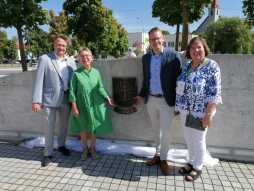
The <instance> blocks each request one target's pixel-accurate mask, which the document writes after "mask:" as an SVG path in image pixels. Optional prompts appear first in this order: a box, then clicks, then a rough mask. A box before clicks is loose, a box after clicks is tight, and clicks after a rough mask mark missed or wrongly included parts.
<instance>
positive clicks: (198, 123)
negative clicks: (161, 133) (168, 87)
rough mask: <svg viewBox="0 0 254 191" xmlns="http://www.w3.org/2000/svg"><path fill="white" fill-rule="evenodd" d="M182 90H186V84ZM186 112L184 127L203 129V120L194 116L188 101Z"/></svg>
mask: <svg viewBox="0 0 254 191" xmlns="http://www.w3.org/2000/svg"><path fill="white" fill-rule="evenodd" d="M190 66H191V64H190V65H189V68H188V72H187V73H186V76H185V77H186V78H187V76H188V75H189V72H190V71H189V70H190V69H191V68H190ZM184 90H185V91H186V86H185V87H184ZM195 102H196V96H195V99H194V104H195ZM194 104H193V106H192V110H193V109H194ZM188 111H189V112H188V114H187V115H186V119H185V126H186V127H190V128H193V129H197V130H200V131H205V129H206V128H205V127H203V122H202V119H200V118H198V117H194V116H193V115H192V114H191V108H190V103H189V102H188Z"/></svg>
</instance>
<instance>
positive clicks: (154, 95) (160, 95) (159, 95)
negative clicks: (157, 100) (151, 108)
mask: <svg viewBox="0 0 254 191" xmlns="http://www.w3.org/2000/svg"><path fill="white" fill-rule="evenodd" d="M150 96H153V97H163V95H162V94H150Z"/></svg>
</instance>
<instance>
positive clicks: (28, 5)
mask: <svg viewBox="0 0 254 191" xmlns="http://www.w3.org/2000/svg"><path fill="white" fill-rule="evenodd" d="M42 1H45V0H2V1H0V10H1V11H0V27H14V28H16V30H17V33H18V40H19V49H20V54H21V62H22V69H23V71H27V63H26V53H25V47H24V35H25V30H27V29H28V28H30V27H34V26H38V25H42V24H45V22H46V18H47V14H46V13H47V12H46V11H45V10H43V9H42V7H41V5H40V3H41V2H42Z"/></svg>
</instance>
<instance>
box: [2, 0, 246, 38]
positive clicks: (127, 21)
mask: <svg viewBox="0 0 254 191" xmlns="http://www.w3.org/2000/svg"><path fill="white" fill-rule="evenodd" d="M63 2H64V0H48V1H46V2H43V3H42V6H43V8H45V9H52V10H55V12H56V13H59V12H60V11H61V10H62V4H63ZM102 2H103V5H104V6H106V7H107V8H109V9H111V10H112V11H113V16H114V17H115V18H116V19H117V20H118V22H119V23H120V24H121V25H122V26H123V27H124V28H125V29H126V30H127V31H128V32H147V31H149V29H150V28H152V27H154V26H158V27H160V28H162V29H163V30H167V31H169V32H170V33H174V32H175V27H170V26H168V25H166V24H164V23H162V22H160V21H159V18H153V17H152V4H153V0H102ZM219 9H220V15H221V16H226V17H233V16H235V17H241V18H243V17H244V15H243V14H242V1H241V0H219ZM206 16H207V12H205V14H204V15H203V17H202V18H201V19H200V20H199V21H197V22H195V23H193V24H191V25H190V32H192V31H193V30H195V29H196V28H197V27H198V26H199V24H200V23H202V21H203V20H204V19H205V17H206ZM44 28H45V27H44ZM45 29H46V30H47V27H46V28H45ZM6 31H7V34H8V37H9V38H11V37H12V36H16V31H15V30H14V29H13V28H11V29H7V30H6Z"/></svg>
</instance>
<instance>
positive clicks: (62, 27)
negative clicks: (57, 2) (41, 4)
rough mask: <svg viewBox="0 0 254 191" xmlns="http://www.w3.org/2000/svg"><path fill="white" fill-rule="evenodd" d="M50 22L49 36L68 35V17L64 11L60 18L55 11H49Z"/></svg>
mask: <svg viewBox="0 0 254 191" xmlns="http://www.w3.org/2000/svg"><path fill="white" fill-rule="evenodd" d="M49 16H50V21H49V26H50V28H49V35H50V36H51V35H55V34H66V35H67V34H68V23H67V17H66V15H65V13H64V11H61V12H60V14H59V16H57V15H56V13H55V11H53V10H50V11H49Z"/></svg>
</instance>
